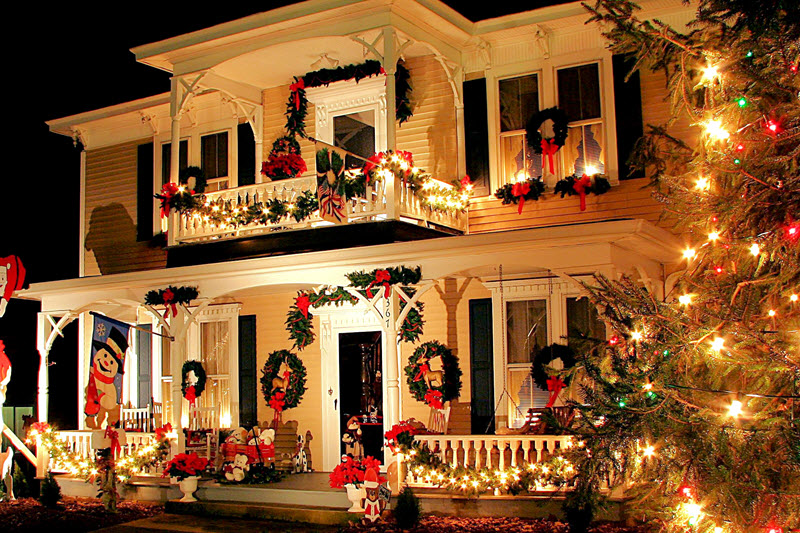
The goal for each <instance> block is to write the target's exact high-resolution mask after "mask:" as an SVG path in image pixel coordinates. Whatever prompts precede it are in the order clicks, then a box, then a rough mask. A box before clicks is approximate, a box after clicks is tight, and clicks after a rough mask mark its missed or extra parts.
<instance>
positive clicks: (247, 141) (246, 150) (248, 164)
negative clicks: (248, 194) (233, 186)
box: [236, 122, 256, 187]
mask: <svg viewBox="0 0 800 533" xmlns="http://www.w3.org/2000/svg"><path fill="white" fill-rule="evenodd" d="M236 133H237V139H238V143H239V145H238V146H237V153H238V165H239V168H238V175H239V186H240V187H241V186H243V185H253V184H255V182H256V139H255V137H254V136H253V128H251V127H250V124H248V123H246V122H245V123H244V124H239V127H238V130H237V132H236Z"/></svg>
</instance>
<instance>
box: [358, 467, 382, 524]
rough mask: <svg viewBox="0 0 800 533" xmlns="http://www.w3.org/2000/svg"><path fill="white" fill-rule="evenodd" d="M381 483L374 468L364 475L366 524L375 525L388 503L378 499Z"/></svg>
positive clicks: (364, 521)
mask: <svg viewBox="0 0 800 533" xmlns="http://www.w3.org/2000/svg"><path fill="white" fill-rule="evenodd" d="M378 487H380V483H378V473H377V472H376V471H375V469H374V468H368V469H367V471H366V472H365V474H364V493H365V495H366V497H365V498H364V503H363V507H364V520H363V523H364V524H367V525H369V524H373V523H375V522H376V521H378V520H379V519H380V518H381V513H382V512H383V508H384V507H386V503H385V502H384V501H383V500H381V499H380V498H379V497H378V494H379V488H378Z"/></svg>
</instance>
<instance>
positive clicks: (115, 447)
mask: <svg viewBox="0 0 800 533" xmlns="http://www.w3.org/2000/svg"><path fill="white" fill-rule="evenodd" d="M105 437H106V438H107V439H111V454H112V455H111V457H112V458H113V457H116V455H117V454H118V453H119V452H121V451H122V446H120V445H119V433H117V431H116V430H114V429H113V428H110V427H107V428H106V433H105Z"/></svg>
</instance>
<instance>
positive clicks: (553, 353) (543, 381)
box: [531, 344, 575, 407]
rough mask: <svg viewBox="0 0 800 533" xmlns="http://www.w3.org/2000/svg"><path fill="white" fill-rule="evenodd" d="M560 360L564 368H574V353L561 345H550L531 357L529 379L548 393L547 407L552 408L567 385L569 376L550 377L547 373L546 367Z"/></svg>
mask: <svg viewBox="0 0 800 533" xmlns="http://www.w3.org/2000/svg"><path fill="white" fill-rule="evenodd" d="M556 359H561V362H562V363H563V364H564V368H565V369H567V368H572V367H573V366H575V352H574V351H573V350H572V348H570V347H569V346H564V345H563V344H551V345H550V346H545V347H544V348H542V349H541V350H539V353H537V354H536V355H534V356H533V362H532V365H531V377H532V378H533V382H534V383H535V384H536V385H537V386H538V387H539V388H540V389H542V390H547V391H550V399H549V401H548V402H547V407H552V406H553V404H554V403H555V401H556V398H557V397H558V393H559V392H561V389H563V388H564V387H566V386H567V385H569V376H564V377H563V378H562V376H559V375H551V374H548V373H547V369H546V367H547V365H549V364H550V363H552V362H553V361H555V360H556Z"/></svg>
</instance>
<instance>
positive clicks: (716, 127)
mask: <svg viewBox="0 0 800 533" xmlns="http://www.w3.org/2000/svg"><path fill="white" fill-rule="evenodd" d="M703 125H704V126H705V128H706V135H708V136H709V137H711V139H713V140H715V141H724V140H726V139H728V137H730V136H731V134H730V133H728V132H727V130H725V128H723V127H722V122H721V121H719V120H708V121H706V122H705V123H704V124H703Z"/></svg>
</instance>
